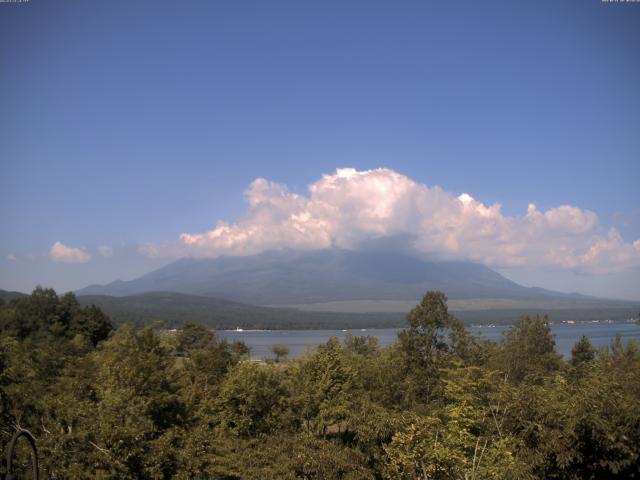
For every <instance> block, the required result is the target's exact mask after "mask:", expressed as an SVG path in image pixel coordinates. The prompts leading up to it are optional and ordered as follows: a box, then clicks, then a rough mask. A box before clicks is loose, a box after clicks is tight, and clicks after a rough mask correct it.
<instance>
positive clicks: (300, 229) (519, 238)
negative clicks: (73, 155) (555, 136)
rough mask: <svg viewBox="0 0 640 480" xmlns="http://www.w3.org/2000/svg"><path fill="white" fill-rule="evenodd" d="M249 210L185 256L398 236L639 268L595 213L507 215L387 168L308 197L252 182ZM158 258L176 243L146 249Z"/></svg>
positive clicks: (504, 258)
mask: <svg viewBox="0 0 640 480" xmlns="http://www.w3.org/2000/svg"><path fill="white" fill-rule="evenodd" d="M245 199H246V202H247V204H248V212H247V214H246V216H245V217H244V218H243V219H242V220H240V221H239V222H237V223H233V224H229V223H226V222H218V223H217V225H216V226H215V227H214V228H213V229H211V230H209V231H207V232H204V233H184V234H182V235H181V236H180V240H181V242H182V245H183V247H185V248H186V250H183V252H185V251H186V252H188V253H189V254H192V255H200V256H217V255H221V254H232V255H246V254H252V253H257V252H260V251H263V250H268V249H274V248H282V247H290V248H301V249H315V248H326V247H330V246H338V247H343V248H357V247H358V245H359V244H361V243H362V242H366V241H369V240H372V239H380V238H385V237H390V236H396V235H409V236H410V237H411V238H414V239H415V241H414V245H413V246H414V248H415V249H417V250H418V251H421V252H423V253H425V254H428V255H431V256H433V257H436V258H446V259H465V260H471V261H476V262H481V263H484V264H487V265H490V266H493V267H516V266H532V267H546V268H561V269H565V270H572V271H579V272H593V273H601V272H612V271H623V270H627V269H629V268H632V267H638V266H640V240H638V241H636V242H635V243H633V244H630V243H626V242H625V241H624V240H623V239H622V237H621V236H620V234H619V233H618V232H617V231H616V230H615V229H611V230H610V231H609V232H608V233H607V234H603V233H602V232H601V228H600V227H599V225H598V218H597V215H596V214H595V213H593V212H590V211H588V210H582V209H580V208H577V207H573V206H570V205H561V206H559V207H556V208H552V209H549V210H547V211H544V212H543V211H540V210H538V208H537V207H536V206H535V205H534V204H530V205H529V206H528V208H527V211H526V213H525V214H523V215H522V216H517V217H509V216H506V215H504V214H503V213H502V211H501V205H500V204H497V203H496V204H493V205H485V204H483V203H482V202H480V201H478V200H476V199H475V198H473V197H472V196H471V195H470V194H468V193H463V194H461V195H459V196H455V195H453V194H451V193H449V192H445V191H444V190H442V189H441V188H440V187H437V186H436V187H428V186H427V185H424V184H421V183H418V182H415V181H414V180H412V179H411V178H409V177H407V176H405V175H402V174H400V173H397V172H395V171H393V170H390V169H385V168H379V169H375V170H366V171H357V170H355V169H352V168H344V169H338V170H336V172H335V173H334V174H331V175H323V176H322V178H321V179H320V180H318V181H317V182H315V183H313V184H311V185H310V186H309V193H308V195H298V194H295V193H292V192H290V191H289V190H288V189H287V187H286V186H285V185H281V184H278V183H274V182H271V181H268V180H265V179H262V178H258V179H256V180H255V181H254V182H253V183H252V184H251V185H250V186H249V188H248V189H247V191H246V192H245ZM142 248H143V249H144V251H145V253H146V254H147V255H150V256H158V255H160V254H161V253H162V251H163V250H166V249H170V250H173V251H176V249H177V247H176V246H175V245H172V246H171V247H170V248H169V247H168V246H167V245H165V246H164V248H163V247H162V246H155V245H146V246H144V247H142Z"/></svg>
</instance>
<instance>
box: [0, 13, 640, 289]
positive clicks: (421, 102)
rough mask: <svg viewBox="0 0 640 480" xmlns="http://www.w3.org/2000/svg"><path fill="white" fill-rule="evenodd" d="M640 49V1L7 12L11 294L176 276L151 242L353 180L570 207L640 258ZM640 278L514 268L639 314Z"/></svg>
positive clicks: (626, 273) (0, 43)
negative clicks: (163, 269) (253, 190)
mask: <svg viewBox="0 0 640 480" xmlns="http://www.w3.org/2000/svg"><path fill="white" fill-rule="evenodd" d="M639 44H640V4H637V3H636V4H634V3H629V4H618V3H602V2H601V1H599V0H580V1H535V2H534V1H530V2H511V1H486V2H478V1H458V2H424V1H421V2H400V3H399V2H371V1H367V2H329V1H327V2H299V1H297V2H242V1H238V2H212V1H198V0H192V1H189V2H176V1H172V2H169V1H153V2H146V1H136V2H132V1H128V2H124V1H118V0H114V1H109V2H86V1H57V2H51V1H43V0H31V1H29V2H27V3H20V4H9V3H4V4H0V161H1V162H2V163H1V167H2V175H1V176H0V215H1V218H2V219H3V227H2V235H1V236H0V258H1V259H0V288H5V289H18V290H29V289H30V288H32V287H33V286H34V285H35V284H37V283H44V284H46V285H52V286H54V287H56V288H58V289H62V290H65V289H71V288H80V287H82V286H84V285H86V284H89V283H93V282H106V281H110V280H113V279H116V278H131V277H133V276H136V275H139V274H141V273H144V272H146V271H148V270H150V269H152V268H154V267H156V266H158V265H160V264H162V263H166V262H168V261H170V258H168V257H166V256H164V257H162V258H151V259H150V258H146V257H144V256H142V255H140V254H139V253H138V250H137V246H138V245H140V244H141V243H152V244H161V243H162V242H174V241H178V239H179V237H180V235H181V234H183V233H185V232H204V231H206V230H208V229H211V228H212V227H213V226H214V225H215V224H216V222H217V221H218V220H225V221H227V222H231V223H233V222H236V221H239V220H241V219H242V218H243V217H244V216H245V215H246V212H247V205H246V203H245V201H244V198H243V192H244V191H245V190H246V189H247V188H248V187H249V185H251V182H253V181H254V180H255V179H256V178H259V177H262V178H266V179H269V180H272V181H274V182H277V183H279V184H283V185H286V186H287V187H288V189H289V190H290V191H291V192H295V193H298V194H302V195H308V192H307V187H308V185H310V184H314V183H315V182H318V181H319V179H320V178H321V176H322V174H332V173H333V172H335V170H336V168H339V167H352V168H355V169H357V170H360V171H365V170H369V169H373V168H377V167H384V168H387V169H390V170H391V171H394V172H399V173H401V174H403V175H404V176H406V177H407V178H410V179H411V180H412V181H415V182H416V183H418V184H424V185H427V186H429V187H430V188H431V187H433V186H436V185H438V186H440V187H441V188H442V189H443V190H444V191H446V192H451V193H452V195H454V196H458V195H460V194H462V193H464V192H467V193H469V194H470V195H471V196H473V198H474V199H476V200H477V201H479V202H482V203H483V204H485V205H491V204H494V203H496V202H497V203H500V204H501V205H502V212H503V214H504V215H505V216H508V217H510V218H520V217H522V216H524V215H525V214H526V212H527V206H528V204H529V203H535V205H536V206H537V208H538V209H539V210H540V211H543V212H544V211H547V210H549V209H552V208H554V207H558V206H560V205H571V206H574V207H576V208H579V209H581V211H587V210H588V211H591V212H594V213H595V214H596V215H597V218H598V226H597V229H599V230H598V231H600V232H601V235H603V236H605V237H606V235H607V231H608V230H609V229H610V228H611V227H614V228H615V229H616V232H618V233H619V235H620V236H621V238H622V239H623V240H624V242H626V243H627V244H629V245H632V244H633V242H634V241H636V240H638V239H640V201H639V200H638V198H639V197H638V185H639V179H640V133H639V132H640V87H639V86H640V56H639V55H638V47H637V46H638V45H639ZM544 238H548V237H544ZM55 242H61V244H64V245H65V246H69V247H73V248H83V247H84V248H85V249H87V251H90V252H93V251H94V250H95V249H97V247H99V246H109V247H111V248H112V249H114V254H113V255H112V256H110V257H102V256H100V255H96V254H95V253H94V254H93V255H92V260H91V261H87V262H84V263H60V262H53V261H52V260H51V256H50V249H51V248H52V246H53V245H54V243H55ZM10 258H11V259H10ZM14 258H15V260H14ZM474 258H475V257H474ZM632 263H633V262H632V261H631V262H630V266H629V267H628V268H621V267H619V268H617V269H616V271H615V272H613V273H612V272H603V271H601V270H597V271H596V270H593V271H586V270H584V269H582V270H581V269H575V268H569V267H566V266H564V267H560V266H558V267H557V268H556V267H554V266H553V265H549V264H548V263H547V264H544V265H537V264H536V262H535V261H533V260H532V262H531V263H529V264H527V267H526V268H505V266H504V265H499V266H500V267H501V268H502V271H504V272H505V273H507V274H508V275H510V276H511V277H512V278H515V279H517V280H518V281H521V282H523V283H527V284H541V285H542V286H547V287H550V288H557V289H560V290H565V291H572V290H579V291H583V292H585V293H601V294H602V295H606V296H618V297H626V298H636V299H640V287H638V285H639V284H640V282H639V281H638V280H640V274H639V273H638V267H637V266H634V265H633V264H632Z"/></svg>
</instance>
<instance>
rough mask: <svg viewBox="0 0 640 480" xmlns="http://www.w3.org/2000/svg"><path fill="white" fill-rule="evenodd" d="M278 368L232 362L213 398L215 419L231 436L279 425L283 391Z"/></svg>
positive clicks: (263, 431) (270, 429)
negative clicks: (214, 401)
mask: <svg viewBox="0 0 640 480" xmlns="http://www.w3.org/2000/svg"><path fill="white" fill-rule="evenodd" d="M281 375H282V374H281V372H280V370H279V369H275V368H273V367H271V366H268V365H258V364H256V363H253V362H242V363H240V364H238V365H236V366H235V367H234V368H233V369H231V371H230V372H229V375H228V376H227V377H226V378H225V380H224V383H223V384H222V386H221V388H220V393H219V394H218V397H217V399H216V415H215V419H216V421H217V423H219V424H220V426H221V427H222V428H223V429H224V430H225V431H228V432H230V433H233V434H234V435H238V436H242V437H250V436H257V435H262V434H266V433H271V432H275V431H278V430H279V429H280V428H282V426H283V425H282V416H283V414H284V412H285V410H286V408H287V407H286V397H287V391H286V388H285V386H284V383H283V381H282V376H281Z"/></svg>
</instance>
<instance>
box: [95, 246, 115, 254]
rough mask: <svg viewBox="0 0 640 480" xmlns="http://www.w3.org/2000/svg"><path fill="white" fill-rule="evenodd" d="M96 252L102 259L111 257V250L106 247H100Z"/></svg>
mask: <svg viewBox="0 0 640 480" xmlns="http://www.w3.org/2000/svg"><path fill="white" fill-rule="evenodd" d="M97 250H98V253H99V254H100V255H101V256H103V257H113V248H111V247H109V246H107V245H100V246H99V247H98V249H97Z"/></svg>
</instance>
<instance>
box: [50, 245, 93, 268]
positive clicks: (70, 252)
mask: <svg viewBox="0 0 640 480" xmlns="http://www.w3.org/2000/svg"><path fill="white" fill-rule="evenodd" d="M49 258H51V260H53V261H54V262H62V263H86V262H88V261H89V260H91V255H89V254H88V253H87V252H85V251H84V250H82V249H80V248H74V247H67V246H66V245H63V244H62V243H60V242H56V243H54V244H53V246H52V247H51V250H49Z"/></svg>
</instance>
